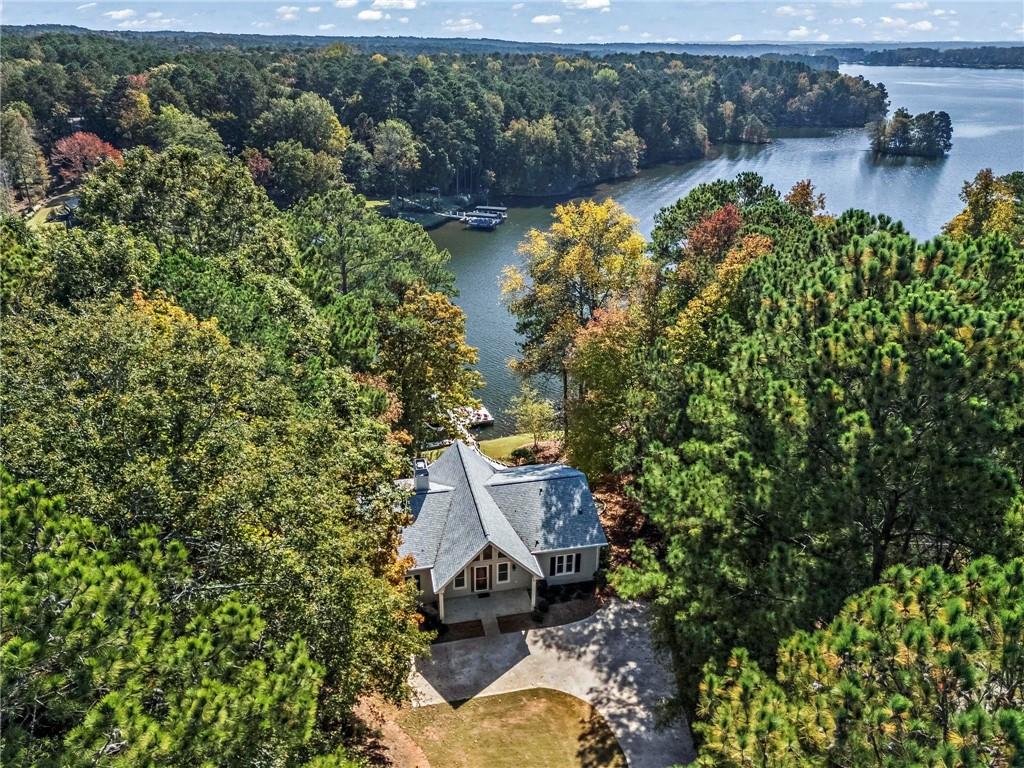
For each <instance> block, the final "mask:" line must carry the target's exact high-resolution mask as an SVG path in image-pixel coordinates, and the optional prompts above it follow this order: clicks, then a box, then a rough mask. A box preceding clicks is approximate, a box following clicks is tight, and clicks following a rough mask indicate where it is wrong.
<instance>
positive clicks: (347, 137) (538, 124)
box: [0, 34, 887, 205]
mask: <svg viewBox="0 0 1024 768" xmlns="http://www.w3.org/2000/svg"><path fill="white" fill-rule="evenodd" d="M0 75H2V78H0V86H2V87H3V89H4V93H5V101H6V103H7V105H8V107H7V109H8V110H11V109H14V108H16V107H17V105H22V106H21V107H18V108H19V109H22V111H23V112H24V113H25V114H24V115H23V118H24V120H25V121H27V122H28V126H27V128H26V129H25V130H26V131H28V132H30V133H32V132H34V134H35V139H36V141H37V142H38V143H39V144H40V145H41V149H42V152H43V154H44V155H46V156H49V155H50V154H51V153H52V151H53V148H54V146H55V145H56V143H57V142H58V141H60V140H61V139H63V138H64V137H66V136H68V135H69V134H73V133H76V132H79V131H83V132H90V133H93V134H95V135H97V136H98V137H100V139H102V140H103V141H106V142H108V143H109V144H111V145H112V147H113V148H114V149H117V150H120V151H125V150H127V149H129V148H132V147H135V146H140V145H146V146H151V147H154V148H157V149H159V148H162V147H164V146H170V145H172V144H182V143H184V144H189V145H191V146H197V145H201V146H203V147H206V148H214V149H215V148H216V147H218V146H220V145H223V146H224V147H226V149H227V150H228V152H229V153H230V154H237V155H244V156H245V157H246V158H247V161H248V162H249V165H250V168H251V169H252V170H253V172H254V174H255V175H256V177H257V179H258V180H259V181H260V183H262V184H263V185H264V186H266V187H267V188H268V190H270V192H271V195H272V196H273V197H274V199H275V200H277V201H278V202H280V203H282V204H285V205H287V204H291V203H293V202H295V201H296V200H297V199H298V197H300V196H301V195H300V191H301V190H314V191H326V190H327V189H329V188H332V187H334V186H337V184H338V183H340V181H341V180H342V179H345V180H348V181H349V182H351V183H353V184H355V186H356V188H357V189H358V190H359V191H362V192H376V193H379V194H393V193H394V192H395V191H396V190H399V189H403V190H404V189H420V190H421V189H426V188H430V187H438V188H440V190H441V191H442V192H455V193H460V192H461V193H465V192H474V191H477V190H479V189H481V188H490V189H494V190H500V191H502V192H506V193H515V194H528V195H543V194H555V193H563V192H567V191H569V190H572V189H575V188H577V187H579V186H580V185H584V184H588V183H591V182H594V181H596V180H599V179H606V178H614V177H619V176H629V175H632V174H634V173H636V172H637V169H638V168H639V167H640V166H641V165H649V164H653V163H659V162H677V161H686V160H692V159H695V158H699V157H701V156H702V155H703V154H704V152H705V150H706V148H707V145H708V143H709V142H710V143H716V142H722V141H749V142H762V141H766V140H767V139H768V136H769V131H770V130H771V129H773V128H778V127H798V126H818V127H833V126H834V127H848V126H858V127H859V126H862V125H864V124H865V123H866V122H868V121H870V120H873V119H877V118H880V117H882V116H883V115H884V114H885V112H886V109H887V101H886V92H885V89H884V87H882V86H880V85H873V84H871V83H869V82H867V81H865V80H864V79H862V78H854V77H847V76H844V75H840V74H839V73H837V72H834V71H826V70H812V69H810V68H809V67H807V66H805V65H803V64H801V63H799V62H790V61H784V60H780V59H778V58H776V59H756V58H736V57H696V56H689V55H671V54H661V53H642V54H638V55H631V54H614V55H609V56H605V57H603V58H593V57H591V56H589V55H586V54H580V55H573V56H567V55H555V54H533V55H483V54H466V55H459V54H455V55H448V54H436V55H431V56H425V55H420V56H383V55H380V54H369V53H360V52H357V51H356V50H355V49H353V48H350V47H347V46H344V45H340V44H335V45H331V46H327V47H323V48H317V49H308V48H287V47H274V48H246V49H241V50H240V49H237V48H228V47H223V48H218V49H198V50H197V49H195V48H193V47H191V46H188V45H175V44H169V43H166V42H164V43H161V42H151V41H149V40H147V41H145V42H143V41H139V40H134V41H131V42H129V41H125V40H119V39H113V38H110V37H104V36H100V35H72V34H43V35H39V36H34V37H28V36H15V37H11V38H10V39H9V40H6V41H5V56H4V61H3V62H2V65H0ZM389 121H397V122H399V123H400V124H402V125H404V126H406V127H407V131H406V134H407V135H406V136H405V137H404V144H403V139H402V137H397V138H396V134H395V130H390V131H384V130H382V126H384V125H386V124H387V123H388V122H389ZM396 142H398V146H397V147H396ZM23 143H24V142H23ZM403 152H404V154H405V155H406V156H408V160H406V161H405V162H402V163H400V164H399V165H398V166H397V167H396V165H395V164H394V163H393V162H392V159H393V158H394V157H396V156H401V155H402V154H403ZM26 167H27V165H26ZM8 175H9V179H8V183H9V184H13V185H14V186H15V187H17V188H19V189H22V188H24V187H25V186H26V184H27V182H25V181H24V179H23V176H24V174H19V173H13V172H11V173H9V174H8Z"/></svg>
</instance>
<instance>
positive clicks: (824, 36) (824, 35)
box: [815, 32, 828, 43]
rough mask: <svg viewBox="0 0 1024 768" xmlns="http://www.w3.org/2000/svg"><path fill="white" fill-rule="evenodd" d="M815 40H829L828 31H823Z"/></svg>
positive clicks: (821, 41)
mask: <svg viewBox="0 0 1024 768" xmlns="http://www.w3.org/2000/svg"><path fill="white" fill-rule="evenodd" d="M815 40H817V41H818V42H819V43H824V42H825V41H826V40H828V33H827V32H822V33H821V34H820V35H818V36H817V37H816V38H815Z"/></svg>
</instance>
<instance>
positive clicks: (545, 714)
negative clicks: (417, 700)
mask: <svg viewBox="0 0 1024 768" xmlns="http://www.w3.org/2000/svg"><path fill="white" fill-rule="evenodd" d="M398 723H399V725H401V727H402V729H403V730H404V731H405V732H406V733H408V734H409V736H410V737H412V739H413V740H415V741H416V743H417V744H419V746H420V748H421V749H422V750H423V751H424V752H425V753H426V755H427V759H428V760H429V761H430V764H431V766H435V768H527V766H528V767H529V768H571V767H572V766H578V768H626V758H625V756H624V755H623V754H622V750H621V749H620V748H619V743H618V742H617V741H616V740H615V736H614V735H613V734H612V732H611V729H610V728H609V727H608V724H607V723H606V722H605V720H604V718H603V717H601V715H599V714H598V713H597V711H596V710H594V708H593V707H591V706H590V705H589V704H587V703H586V702H585V701H582V700H581V699H577V698H576V697H575V696H570V695H569V694H567V693H562V692H561V691H553V690H551V689H548V688H533V689H531V690H528V691H517V692H516V693H505V694H501V695H498V696H485V697H482V698H476V699H470V700H468V701H465V702H461V703H457V704H456V705H455V706H454V707H453V706H451V705H448V704H437V705H434V706H430V707H419V708H417V709H412V710H407V711H404V712H403V713H402V714H401V715H400V717H399V719H398Z"/></svg>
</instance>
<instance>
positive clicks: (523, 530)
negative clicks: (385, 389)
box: [399, 441, 608, 622]
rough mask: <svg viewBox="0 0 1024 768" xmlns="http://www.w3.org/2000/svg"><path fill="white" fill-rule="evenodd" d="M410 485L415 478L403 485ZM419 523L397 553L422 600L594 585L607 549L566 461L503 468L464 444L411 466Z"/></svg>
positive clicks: (586, 495)
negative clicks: (407, 560) (407, 563)
mask: <svg viewBox="0 0 1024 768" xmlns="http://www.w3.org/2000/svg"><path fill="white" fill-rule="evenodd" d="M404 482H405V483H409V481H404ZM410 486H411V487H410V490H411V492H412V496H411V498H410V508H411V513H412V523H410V524H409V525H408V526H406V528H405V529H404V530H403V532H402V542H401V545H400V546H399V555H400V556H402V557H406V556H409V557H411V558H412V560H413V565H412V567H411V568H410V569H409V571H408V576H409V578H411V579H413V580H415V581H416V584H417V586H418V587H419V590H420V601H421V602H422V603H432V602H434V601H436V602H437V604H438V613H439V615H440V618H441V621H442V622H443V621H444V620H445V600H446V599H448V600H449V601H450V600H453V599H456V598H459V597H470V596H474V595H476V596H481V595H485V594H489V593H491V592H497V591H504V590H514V589H521V590H526V591H528V592H529V594H530V605H531V607H535V606H536V601H537V582H538V581H547V582H548V583H550V584H567V583H573V582H584V581H590V580H592V579H593V578H594V574H595V573H596V572H597V570H598V567H599V562H600V552H601V547H606V546H608V540H607V539H606V538H605V535H604V530H603V529H602V528H601V521H600V520H599V519H598V516H597V507H596V506H595V504H594V497H593V496H592V495H591V494H590V487H589V485H588V484H587V478H586V476H585V475H584V474H583V473H582V472H580V471H579V470H576V469H572V468H571V467H568V466H565V465H563V464H540V465H533V466H525V467H505V466H502V465H500V464H496V463H494V462H492V461H490V460H489V459H488V458H486V457H485V456H483V455H482V454H481V453H479V452H478V451H477V450H475V449H474V448H471V447H470V446H468V445H466V444H465V443H463V442H461V441H458V442H455V443H453V444H452V445H451V446H449V447H448V448H447V449H446V450H445V451H444V453H442V454H441V455H440V456H439V457H438V458H437V460H436V461H434V462H433V463H431V464H429V465H428V464H427V462H426V460H424V459H416V461H415V462H413V478H412V481H411V484H410Z"/></svg>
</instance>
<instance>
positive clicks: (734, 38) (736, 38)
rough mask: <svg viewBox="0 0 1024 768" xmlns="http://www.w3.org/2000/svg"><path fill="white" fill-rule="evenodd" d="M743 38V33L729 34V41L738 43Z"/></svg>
mask: <svg viewBox="0 0 1024 768" xmlns="http://www.w3.org/2000/svg"><path fill="white" fill-rule="evenodd" d="M742 39H743V35H730V36H729V42H730V43H738V42H739V41H740V40H742Z"/></svg>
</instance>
